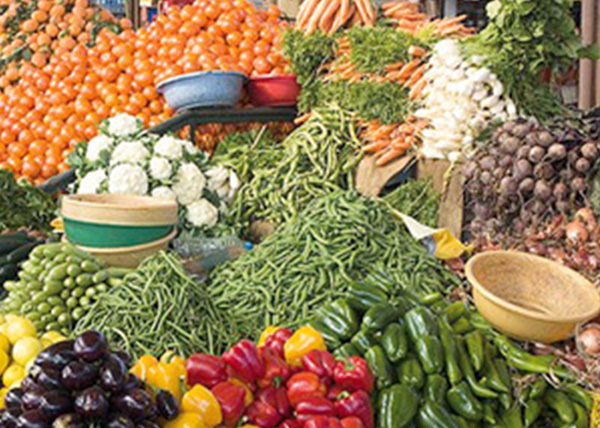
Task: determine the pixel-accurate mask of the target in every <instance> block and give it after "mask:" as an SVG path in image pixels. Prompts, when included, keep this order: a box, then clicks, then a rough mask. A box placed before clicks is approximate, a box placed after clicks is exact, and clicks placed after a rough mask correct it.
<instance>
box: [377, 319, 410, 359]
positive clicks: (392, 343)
mask: <svg viewBox="0 0 600 428" xmlns="http://www.w3.org/2000/svg"><path fill="white" fill-rule="evenodd" d="M379 342H380V343H381V347H382V348H383V350H384V351H385V353H386V355H387V357H388V359H389V360H390V361H391V362H392V363H396V362H398V361H400V360H401V359H402V358H404V357H405V356H406V353H407V352H408V338H407V337H406V331H405V330H404V326H403V325H401V324H398V323H391V324H389V325H388V326H387V327H386V328H385V330H384V331H383V335H382V336H381V339H380V340H379Z"/></svg>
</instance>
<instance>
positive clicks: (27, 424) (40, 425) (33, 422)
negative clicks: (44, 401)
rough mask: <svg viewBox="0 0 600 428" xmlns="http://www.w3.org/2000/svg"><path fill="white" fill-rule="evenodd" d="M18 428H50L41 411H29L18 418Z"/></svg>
mask: <svg viewBox="0 0 600 428" xmlns="http://www.w3.org/2000/svg"><path fill="white" fill-rule="evenodd" d="M16 427H17V428H50V425H49V424H48V422H47V420H46V417H45V416H44V413H43V412H42V411H41V410H39V409H36V410H28V411H26V412H25V413H23V414H22V415H21V416H19V417H18V418H17V425H16Z"/></svg>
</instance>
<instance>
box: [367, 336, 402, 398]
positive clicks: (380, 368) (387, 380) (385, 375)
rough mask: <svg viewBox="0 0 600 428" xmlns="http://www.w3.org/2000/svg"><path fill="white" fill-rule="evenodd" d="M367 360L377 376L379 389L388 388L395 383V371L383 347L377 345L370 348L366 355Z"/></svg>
mask: <svg viewBox="0 0 600 428" xmlns="http://www.w3.org/2000/svg"><path fill="white" fill-rule="evenodd" d="M365 360H366V361H367V363H368V364H369V368H370V369H371V371H372V372H373V375H374V376H375V381H376V384H377V389H384V388H387V387H388V386H390V385H391V384H393V383H394V381H395V375H394V369H393V367H392V364H391V363H390V361H389V360H388V359H387V357H386V356H385V352H384V351H383V349H382V348H381V346H379V345H377V346H373V347H371V348H369V349H368V350H367V352H366V353H365Z"/></svg>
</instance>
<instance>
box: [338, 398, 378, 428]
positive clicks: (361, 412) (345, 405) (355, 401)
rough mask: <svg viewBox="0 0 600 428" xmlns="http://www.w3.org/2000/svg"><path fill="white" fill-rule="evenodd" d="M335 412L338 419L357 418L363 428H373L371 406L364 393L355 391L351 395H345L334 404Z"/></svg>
mask: <svg viewBox="0 0 600 428" xmlns="http://www.w3.org/2000/svg"><path fill="white" fill-rule="evenodd" d="M334 405H335V411H336V413H337V415H338V416H339V417H340V418H347V417H353V416H354V417H357V418H359V419H360V420H361V421H362V423H363V424H364V426H365V428H373V427H374V425H375V421H374V420H373V406H371V399H370V397H369V394H367V392H366V391H356V392H354V393H352V394H350V393H346V394H345V396H344V395H342V397H340V399H339V400H338V401H336V402H335V404H334Z"/></svg>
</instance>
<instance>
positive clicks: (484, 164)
mask: <svg viewBox="0 0 600 428" xmlns="http://www.w3.org/2000/svg"><path fill="white" fill-rule="evenodd" d="M479 166H480V167H481V169H483V170H485V171H491V170H493V169H494V168H496V160H495V159H494V157H493V156H485V157H483V158H481V160H480V161H479Z"/></svg>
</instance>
